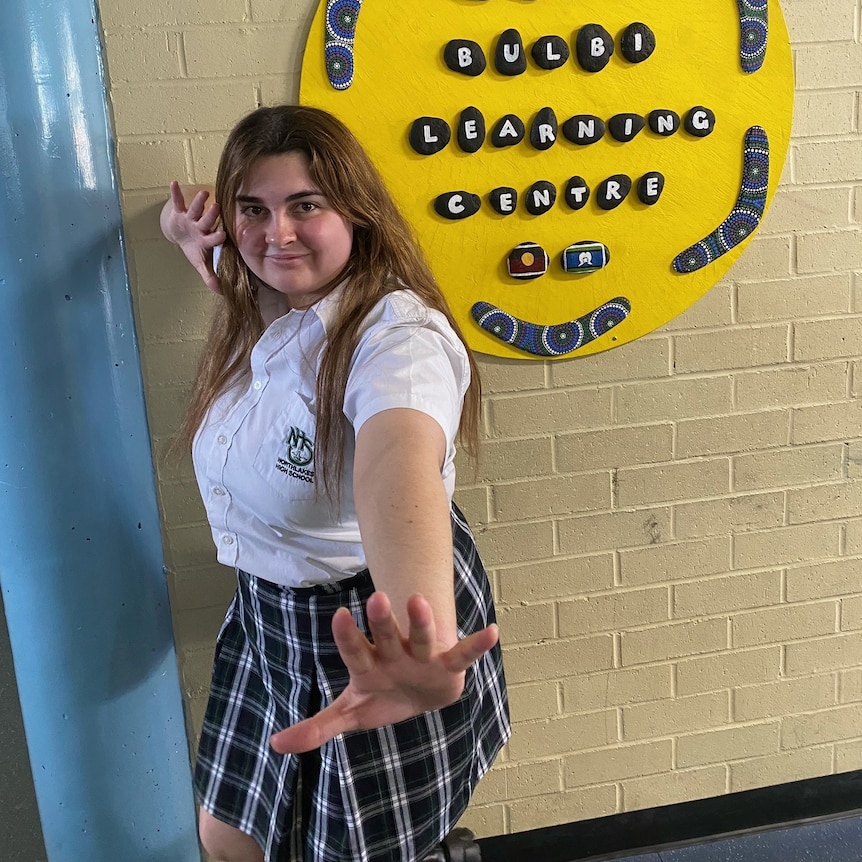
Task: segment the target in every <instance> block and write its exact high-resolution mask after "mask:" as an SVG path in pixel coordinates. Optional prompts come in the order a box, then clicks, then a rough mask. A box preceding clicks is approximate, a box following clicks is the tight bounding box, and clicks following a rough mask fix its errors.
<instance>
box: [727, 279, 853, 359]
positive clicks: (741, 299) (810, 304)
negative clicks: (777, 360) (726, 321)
mask: <svg viewBox="0 0 862 862" xmlns="http://www.w3.org/2000/svg"><path fill="white" fill-rule="evenodd" d="M850 289H851V279H850V276H849V274H848V273H839V274H837V275H810V276H802V275H800V276H797V277H796V278H792V279H784V280H782V281H767V282H758V283H755V284H740V285H739V287H738V289H737V318H738V320H739V322H740V323H763V322H768V321H770V320H796V321H798V320H800V319H802V318H807V317H823V316H824V315H838V314H845V313H847V311H848V309H849V307H850V296H851V291H850ZM796 331H797V332H798V331H799V325H797V327H796ZM830 337H831V336H830ZM820 347H821V350H822V349H823V347H824V345H821V346H820ZM795 350H796V353H795V357H794V358H795V359H797V360H798V359H800V358H801V357H800V353H799V345H798V344H796V346H795ZM793 370H796V369H793ZM757 373H763V372H757Z"/></svg>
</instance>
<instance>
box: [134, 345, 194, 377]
mask: <svg viewBox="0 0 862 862" xmlns="http://www.w3.org/2000/svg"><path fill="white" fill-rule="evenodd" d="M203 346H204V342H203V341H159V342H156V341H147V342H144V344H142V345H141V360H142V362H143V368H144V376H145V379H146V380H147V382H148V384H150V385H155V384H160V385H163V386H182V387H184V388H185V387H190V386H191V384H192V383H193V382H194V378H195V371H196V369H197V365H198V359H199V358H200V355H201V353H202V352H203Z"/></svg>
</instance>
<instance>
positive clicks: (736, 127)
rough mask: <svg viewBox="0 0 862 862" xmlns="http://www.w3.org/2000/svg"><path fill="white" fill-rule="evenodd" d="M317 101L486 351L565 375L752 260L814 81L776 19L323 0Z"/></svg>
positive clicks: (495, 0)
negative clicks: (567, 368)
mask: <svg viewBox="0 0 862 862" xmlns="http://www.w3.org/2000/svg"><path fill="white" fill-rule="evenodd" d="M300 97H301V101H302V103H303V104H308V105H314V106H317V107H321V108H325V109H326V110H328V111H331V112H332V113H333V114H335V115H336V116H338V117H340V118H341V119H342V120H343V121H344V122H346V123H347V125H348V126H349V127H350V128H351V129H352V130H353V131H354V133H355V134H356V136H357V137H358V138H359V140H360V141H361V142H362V144H363V145H364V146H365V148H366V150H367V151H368V153H369V154H370V155H371V157H372V158H373V159H374V161H375V163H376V164H377V166H378V168H379V169H380V171H381V173H382V174H383V176H384V178H385V180H386V182H387V184H388V186H389V188H390V190H391V191H392V193H393V195H394V196H395V198H396V200H397V201H398V203H399V204H400V206H401V207H402V209H403V211H404V212H405V214H406V215H407V216H408V218H409V219H410V221H411V222H412V224H413V225H414V228H415V230H416V233H417V235H418V237H419V239H420V242H421V243H422V245H423V247H424V249H425V252H426V254H427V255H428V257H429V260H430V261H431V264H432V267H433V269H434V272H435V274H436V276H437V278H438V280H439V282H440V284H441V286H442V288H443V290H444V292H445V294H446V297H447V299H448V301H449V303H450V305H451V307H452V310H453V312H454V314H455V316H456V318H457V319H458V321H459V323H460V325H461V326H462V328H463V330H464V332H465V334H466V337H467V340H468V341H469V343H470V345H471V346H472V347H473V349H475V350H478V351H480V352H483V353H489V354H493V355H497V356H508V357H512V358H520V359H545V358H564V357H572V356H579V355H584V354H589V353H596V352H598V351H602V350H607V349H608V348H611V347H614V346H617V345H620V344H624V343H626V342H629V341H632V340H634V339H635V338H639V337H640V336H642V335H645V334H646V333H648V332H651V331H652V330H654V329H655V328H657V327H658V326H661V325H662V324H664V323H666V322H667V321H668V320H670V319H672V318H673V317H675V316H676V315H678V314H680V313H681V312H682V311H684V310H685V309H686V308H688V307H689V306H690V305H692V304H693V303H694V302H695V301H696V300H697V299H699V298H700V297H701V296H703V294H704V293H706V291H708V290H709V289H710V287H712V286H713V285H714V284H715V283H716V282H717V281H718V280H719V279H720V278H721V277H722V276H723V275H724V274H725V273H726V272H727V270H728V269H729V268H730V266H731V264H732V263H733V262H734V261H735V260H736V259H737V258H738V257H739V255H740V254H741V253H742V251H743V249H744V248H745V246H746V244H747V243H748V241H749V240H750V238H751V235H752V233H753V232H754V231H755V230H756V228H757V226H758V225H759V223H760V221H761V219H762V217H763V213H764V212H765V210H766V207H767V206H768V204H769V202H770V200H771V198H772V195H773V194H774V191H775V188H776V186H777V183H778V178H779V175H780V172H781V169H782V167H783V164H784V160H785V157H786V153H787V148H788V145H789V139H790V127H791V119H792V108H793V70H792V57H791V51H790V42H789V38H788V34H787V29H786V26H785V23H784V19H783V16H782V14H781V9H780V7H779V4H778V2H777V0H715V2H712V3H704V4H691V3H680V2H678V3H673V2H668V0H638V2H634V0H613V2H609V0H592V2H591V0H584V2H581V3H577V4H573V3H571V2H570V0H533V2H530V3H524V2H521V0H484V2H478V0H432V2H426V3H410V2H407V0H402V2H399V3H393V2H387V0H364V2H363V0H322V2H321V4H320V7H319V9H318V11H317V14H316V16H315V18H314V21H313V23H312V26H311V29H310V33H309V37H308V43H307V47H306V53H305V58H304V62H303V68H302V83H301V89H300ZM519 246H523V247H522V248H520V249H519ZM527 248H528V249H529V250H526V249H527Z"/></svg>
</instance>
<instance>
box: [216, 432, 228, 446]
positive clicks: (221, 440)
mask: <svg viewBox="0 0 862 862" xmlns="http://www.w3.org/2000/svg"><path fill="white" fill-rule="evenodd" d="M218 442H219V443H221V445H222V446H224V444H225V443H227V437H225V436H224V434H219V435H218Z"/></svg>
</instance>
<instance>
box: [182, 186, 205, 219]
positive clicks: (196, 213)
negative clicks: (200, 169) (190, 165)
mask: <svg viewBox="0 0 862 862" xmlns="http://www.w3.org/2000/svg"><path fill="white" fill-rule="evenodd" d="M208 197H209V192H207V191H199V192H198V193H197V194H196V195H195V196H194V197H193V198H192V202H191V203H190V204H189V209H188V212H187V213H186V215H188V217H189V218H190V219H191V220H192V221H197V220H198V219H199V218H200V217H201V216H202V215H203V211H204V206H205V204H206V202H207V198H208Z"/></svg>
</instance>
